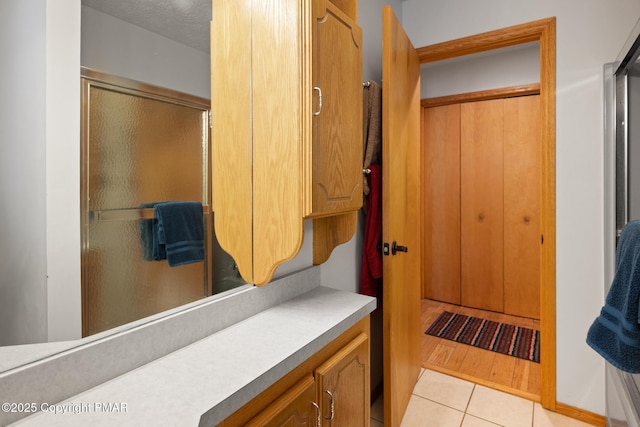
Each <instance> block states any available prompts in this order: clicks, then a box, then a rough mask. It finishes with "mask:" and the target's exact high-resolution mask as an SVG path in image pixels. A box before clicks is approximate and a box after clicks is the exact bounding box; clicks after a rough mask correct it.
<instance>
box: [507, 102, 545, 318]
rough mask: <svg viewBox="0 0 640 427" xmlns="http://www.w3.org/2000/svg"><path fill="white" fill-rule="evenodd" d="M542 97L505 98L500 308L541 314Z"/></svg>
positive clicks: (528, 314)
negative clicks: (502, 293)
mask: <svg viewBox="0 0 640 427" xmlns="http://www.w3.org/2000/svg"><path fill="white" fill-rule="evenodd" d="M539 117H540V101H539V96H538V95H535V96H526V97H519V98H510V99H506V100H505V108H504V134H505V140H504V225H505V227H504V312H505V313H507V314H513V315H516V316H524V317H532V318H535V319H539V318H540V245H541V240H540V239H541V237H540V235H541V234H540V182H539V176H540V129H539V122H540V120H539Z"/></svg>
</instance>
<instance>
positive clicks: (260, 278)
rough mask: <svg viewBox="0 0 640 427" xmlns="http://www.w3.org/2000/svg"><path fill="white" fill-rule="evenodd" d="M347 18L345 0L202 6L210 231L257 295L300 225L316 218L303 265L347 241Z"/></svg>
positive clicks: (357, 137) (350, 33)
mask: <svg viewBox="0 0 640 427" xmlns="http://www.w3.org/2000/svg"><path fill="white" fill-rule="evenodd" d="M356 11H357V1H356V0H336V1H335V2H331V1H328V0H302V1H301V0H260V1H257V0H254V1H248V2H237V1H234V0H213V4H212V22H211V70H212V71H211V109H212V190H213V197H212V200H213V210H214V219H215V231H216V236H217V238H218V241H219V242H220V245H221V246H222V248H223V249H224V250H225V251H227V252H228V253H229V254H230V255H231V256H232V257H233V258H234V259H235V261H236V264H237V265H238V269H239V271H240V273H241V275H242V277H243V278H244V279H245V280H246V281H247V282H249V283H253V284H256V285H263V284H265V283H267V282H268V281H269V280H270V279H271V277H272V275H273V273H274V271H275V269H276V267H277V266H278V265H279V264H281V263H282V262H285V261H287V260H289V259H291V258H293V257H294V256H295V255H296V254H297V252H298V251H299V249H300V246H301V244H302V239H303V219H304V218H318V219H314V263H320V262H323V261H324V260H326V258H328V254H330V253H331V250H332V249H333V247H335V245H337V244H340V243H343V242H345V241H347V240H348V239H350V238H351V236H352V235H353V233H354V232H355V228H356V221H357V216H356V214H355V212H356V211H357V209H359V208H360V206H361V205H362V188H361V186H362V86H361V81H362V52H361V40H362V32H361V30H360V28H359V27H358V26H357V25H356V24H355V22H356V21H357V15H356ZM326 218H331V219H326ZM316 222H317V224H316ZM336 224H338V226H337V227H336ZM316 229H317V231H316ZM316 240H319V242H318V244H316V243H315V241H316ZM316 248H317V249H316ZM316 251H318V254H316V253H315V252H316ZM321 252H322V253H321Z"/></svg>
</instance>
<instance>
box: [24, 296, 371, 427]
mask: <svg viewBox="0 0 640 427" xmlns="http://www.w3.org/2000/svg"><path fill="white" fill-rule="evenodd" d="M375 306H376V302H375V299H374V298H371V297H367V296H363V295H358V294H354V293H350V292H345V291H340V290H336V289H331V288H326V287H322V286H320V287H315V288H313V289H311V290H309V291H308V292H305V293H303V294H302V295H299V296H297V297H295V298H293V299H290V300H287V301H284V302H282V303H280V304H278V305H276V306H274V307H271V308H268V309H266V310H264V311H261V312H259V313H257V314H255V315H253V316H251V317H249V318H247V319H245V320H242V321H240V322H238V323H235V324H233V325H231V326H229V327H227V328H225V329H222V330H221V331H219V332H216V333H214V334H212V335H210V336H208V337H206V338H204V339H202V340H200V341H197V342H195V343H193V344H191V345H188V346H186V347H184V348H182V349H179V350H177V351H174V352H172V353H170V354H168V355H166V356H164V357H161V358H159V359H157V360H155V361H153V362H151V363H148V364H146V365H143V366H141V367H139V368H137V369H135V370H133V371H130V372H128V373H126V374H124V375H121V376H119V377H116V378H114V379H112V380H110V381H107V382H105V383H103V384H100V385H98V386H96V387H94V388H91V389H89V390H87V391H85V392H83V393H80V394H78V395H75V396H73V397H72V398H70V399H67V400H65V401H63V402H61V403H53V404H52V405H51V407H50V408H49V412H39V413H37V414H35V415H32V416H30V417H27V418H24V419H22V420H20V421H18V422H17V423H16V425H21V426H22V425H24V426H86V425H91V426H112V425H118V426H142V425H154V426H161V425H166V426H177V425H193V426H195V425H201V426H213V425H216V424H217V423H219V422H220V421H222V420H224V419H225V418H226V417H227V416H229V415H230V414H232V413H233V412H234V411H236V410H237V409H239V408H240V407H241V406H243V405H244V404H245V403H246V402H248V401H250V400H251V399H252V398H254V397H255V396H256V395H258V394H259V393H260V392H261V391H263V390H265V389H266V388H267V387H269V386H270V385H271V384H273V383H275V382H276V381H277V380H279V379H280V378H282V377H283V376H284V375H285V374H286V373H288V372H289V371H291V370H292V369H293V368H295V367H296V366H297V365H299V364H300V363H301V362H303V361H304V360H306V359H307V358H309V357H310V356H311V355H313V354H314V353H315V352H317V351H318V350H320V349H321V348H322V347H324V346H325V345H327V344H328V343H329V342H331V341H332V340H333V339H335V338H336V337H338V336H339V335H340V334H341V333H342V332H344V331H346V330H347V329H348V328H350V327H351V326H353V325H354V324H355V323H357V322H358V321H359V320H361V319H362V318H364V317H365V316H366V315H367V314H369V313H370V312H371V311H373V310H374V309H375ZM98 369H99V367H98ZM45 406H46V404H45ZM54 410H58V411H65V410H66V411H67V412H66V413H63V414H61V413H54V412H52V411H54ZM76 412H78V413H76Z"/></svg>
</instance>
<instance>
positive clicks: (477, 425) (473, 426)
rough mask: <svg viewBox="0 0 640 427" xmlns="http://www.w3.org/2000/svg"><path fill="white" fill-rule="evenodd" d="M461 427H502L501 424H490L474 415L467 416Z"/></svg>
mask: <svg viewBox="0 0 640 427" xmlns="http://www.w3.org/2000/svg"><path fill="white" fill-rule="evenodd" d="M460 427H500V424H494V423H490V422H489V421H486V420H483V419H481V418H477V417H474V416H473V415H469V414H465V416H464V420H462V426H460Z"/></svg>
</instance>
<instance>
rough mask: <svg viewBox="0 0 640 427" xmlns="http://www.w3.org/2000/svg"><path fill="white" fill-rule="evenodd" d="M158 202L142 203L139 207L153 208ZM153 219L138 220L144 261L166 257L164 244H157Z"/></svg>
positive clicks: (159, 259)
mask: <svg viewBox="0 0 640 427" xmlns="http://www.w3.org/2000/svg"><path fill="white" fill-rule="evenodd" d="M157 204H158V203H157V202H153V203H144V204H142V205H140V208H141V209H148V208H154V207H155V206H156V205H157ZM155 222H156V220H155V219H153V218H152V219H141V220H140V221H139V228H140V239H141V241H142V256H143V257H144V259H145V261H161V260H164V259H167V252H166V251H165V249H164V245H160V244H158V238H157V237H156V226H155Z"/></svg>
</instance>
